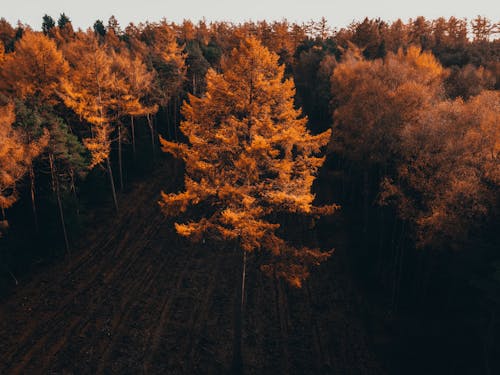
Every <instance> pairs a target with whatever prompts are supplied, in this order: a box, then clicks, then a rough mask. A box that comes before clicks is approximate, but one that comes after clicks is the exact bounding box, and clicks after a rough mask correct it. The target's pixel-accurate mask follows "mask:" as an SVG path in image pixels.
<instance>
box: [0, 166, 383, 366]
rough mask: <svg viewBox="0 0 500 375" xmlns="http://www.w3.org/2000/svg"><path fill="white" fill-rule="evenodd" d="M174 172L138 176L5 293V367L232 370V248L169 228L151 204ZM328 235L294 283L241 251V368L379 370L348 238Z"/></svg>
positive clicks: (235, 278)
mask: <svg viewBox="0 0 500 375" xmlns="http://www.w3.org/2000/svg"><path fill="white" fill-rule="evenodd" d="M172 180H173V179H172V178H171V176H169V175H168V174H167V173H166V172H162V171H158V172H157V173H156V174H155V175H154V176H152V177H151V178H150V179H148V181H145V182H142V183H138V184H136V185H135V186H134V187H133V188H132V189H131V190H130V191H129V192H128V193H125V194H124V195H122V196H121V199H120V212H119V214H118V215H112V216H114V217H113V218H112V219H106V218H105V217H101V218H99V217H96V224H95V225H94V227H93V228H91V230H89V232H88V233H87V234H86V236H85V238H84V240H83V241H82V242H81V243H80V244H79V245H78V246H77V247H78V249H74V251H73V255H72V256H71V257H70V258H68V259H66V260H64V261H63V262H61V263H59V264H56V265H53V266H51V267H50V269H46V270H43V271H41V272H39V273H38V274H37V275H35V276H34V277H33V278H32V280H30V281H29V282H27V283H24V284H21V285H20V286H19V287H18V288H17V289H16V290H15V291H14V292H13V293H12V294H11V295H10V296H9V297H8V298H7V299H6V300H5V301H3V302H2V305H1V306H0V335H1V337H2V340H0V373H1V374H13V375H14V374H141V373H147V374H198V373H199V374H221V373H226V372H227V371H228V370H229V368H230V365H231V354H232V343H233V341H232V340H233V318H234V314H233V310H234V309H233V307H234V298H235V296H237V288H238V287H239V284H238V283H239V275H237V270H239V266H238V263H236V262H239V261H240V259H241V258H240V254H234V252H233V250H231V249H226V248H223V247H221V248H217V247H216V246H214V245H213V244H208V243H201V244H191V243H189V242H187V241H185V240H184V239H182V238H179V237H178V236H177V235H176V234H175V232H174V230H173V223H172V222H171V221H169V220H168V219H166V218H165V217H164V215H163V214H162V213H161V211H160V209H159V207H158V204H157V201H158V199H159V193H160V189H161V188H162V187H166V188H167V189H168V186H167V185H168V181H172ZM171 184H173V182H172V183H171ZM171 186H173V185H171ZM337 219H338V218H337ZM340 220H341V218H340ZM335 228H336V227H335V226H332V231H333V232H337V231H338V232H339V233H340V230H337V229H335ZM330 237H331V238H333V240H334V243H335V247H336V252H335V253H334V255H332V257H331V258H330V260H328V261H327V262H326V263H324V264H322V265H321V266H320V267H318V268H317V269H315V270H314V271H313V272H312V276H311V278H310V280H308V281H307V283H306V284H305V285H304V286H303V287H302V288H301V289H293V288H290V287H288V286H287V285H285V284H284V283H282V282H276V281H275V280H272V279H270V278H268V277H266V276H265V275H263V274H262V273H261V272H260V271H259V270H258V269H257V267H256V266H254V263H252V259H251V258H250V259H249V265H248V267H249V269H248V273H247V277H248V279H247V294H246V307H245V310H244V322H243V347H242V348H243V362H244V371H245V373H247V374H287V373H289V374H379V373H384V372H385V371H383V369H382V368H381V366H380V364H379V363H378V362H377V360H376V358H375V356H374V354H373V353H372V352H371V351H370V349H369V346H370V345H369V343H368V342H367V336H366V332H365V329H364V327H363V323H362V321H361V320H360V319H359V317H358V310H359V300H358V298H359V297H357V293H355V291H354V287H353V286H352V282H351V278H350V276H349V272H348V267H346V266H345V261H344V257H343V255H342V254H343V253H344V252H345V251H346V249H347V247H348V241H347V240H346V239H345V238H342V236H341V235H340V234H338V236H337V234H336V233H332V235H331V236H330Z"/></svg>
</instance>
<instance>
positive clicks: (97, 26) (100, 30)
mask: <svg viewBox="0 0 500 375" xmlns="http://www.w3.org/2000/svg"><path fill="white" fill-rule="evenodd" d="M93 29H94V32H95V33H96V34H97V35H99V36H101V37H103V38H104V37H105V36H106V27H105V26H104V23H103V22H102V20H97V21H95V22H94V26H93Z"/></svg>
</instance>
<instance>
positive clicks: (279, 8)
mask: <svg viewBox="0 0 500 375" xmlns="http://www.w3.org/2000/svg"><path fill="white" fill-rule="evenodd" d="M6 4H8V5H6ZM62 12H64V13H66V15H67V16H69V18H70V19H71V20H72V22H73V26H74V27H75V28H78V27H80V28H83V29H86V28H87V27H90V26H92V25H93V23H94V21H95V20H97V19H102V20H104V21H107V19H108V18H109V17H110V16H111V15H114V16H115V17H116V18H117V19H118V21H119V23H120V25H122V26H126V25H127V24H128V23H129V22H134V23H138V22H141V21H146V20H148V21H159V20H161V19H162V18H163V17H165V18H166V19H167V20H168V21H176V22H179V21H182V20H183V19H190V20H192V21H198V20H200V19H202V18H206V20H207V21H233V22H241V21H247V20H254V21H255V20H263V19H265V20H281V19H283V18H286V19H288V20H289V21H295V22H299V23H300V22H307V21H309V20H311V19H313V20H319V19H321V17H325V18H326V19H327V20H328V22H329V24H330V26H332V27H336V28H340V27H344V26H347V25H348V24H350V23H351V22H352V21H362V20H363V18H364V17H369V18H377V17H380V18H381V19H383V20H386V21H392V20H396V19H397V18H401V19H402V20H403V21H406V20H408V19H409V18H415V17H417V16H420V15H422V16H425V17H426V18H430V19H433V18H437V17H440V16H443V17H446V18H448V17H450V16H455V17H459V18H468V19H472V18H474V17H475V16H477V15H481V16H486V17H488V18H489V19H490V20H492V21H493V22H499V21H500V0H496V1H495V0H467V1H466V0H413V1H408V2H407V4H405V1H404V0H343V1H339V0H247V1H241V0H217V1H208V0H175V1H174V0H134V1H132V0H78V1H74V0H14V1H12V0H0V17H4V18H5V19H7V20H8V21H9V22H10V23H12V24H16V23H17V21H18V20H21V21H22V22H23V23H27V24H29V25H31V26H32V27H33V28H34V29H40V27H41V23H42V16H43V15H44V14H49V15H51V16H52V17H54V19H56V20H57V18H58V16H59V14H60V13H62Z"/></svg>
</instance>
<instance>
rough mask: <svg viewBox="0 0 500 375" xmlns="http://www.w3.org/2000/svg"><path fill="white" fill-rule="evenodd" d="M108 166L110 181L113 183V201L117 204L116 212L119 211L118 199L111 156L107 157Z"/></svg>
mask: <svg viewBox="0 0 500 375" xmlns="http://www.w3.org/2000/svg"><path fill="white" fill-rule="evenodd" d="M106 166H107V168H108V176H109V182H110V184H111V192H112V193H113V203H114V204H115V209H116V212H118V200H117V199H116V189H115V181H114V180H113V170H112V169H111V162H110V160H109V156H108V157H107V158H106Z"/></svg>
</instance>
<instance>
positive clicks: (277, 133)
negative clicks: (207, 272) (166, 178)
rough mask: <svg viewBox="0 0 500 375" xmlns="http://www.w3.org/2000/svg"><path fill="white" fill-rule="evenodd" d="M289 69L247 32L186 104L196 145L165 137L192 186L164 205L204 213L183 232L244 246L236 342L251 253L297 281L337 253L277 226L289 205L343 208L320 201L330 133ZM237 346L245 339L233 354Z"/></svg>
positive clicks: (302, 210)
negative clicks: (296, 242) (315, 189)
mask: <svg viewBox="0 0 500 375" xmlns="http://www.w3.org/2000/svg"><path fill="white" fill-rule="evenodd" d="M283 76H284V66H279V65H278V56H277V55H276V54H274V53H271V52H269V51H268V50H267V49H266V48H265V47H263V46H262V44H261V43H260V42H259V41H257V40H256V39H254V38H249V39H245V40H243V41H242V42H241V44H240V47H239V49H235V50H233V51H232V53H231V54H230V56H228V57H227V58H225V59H224V60H223V62H222V73H216V72H215V71H213V70H209V72H208V73H207V79H206V80H207V92H206V94H205V95H204V96H203V97H201V98H198V97H195V96H192V95H191V96H189V103H188V102H185V103H184V105H183V107H182V114H183V116H184V118H185V120H184V121H183V122H182V123H181V127H180V129H181V131H182V132H183V133H184V135H185V136H186V137H187V139H188V140H189V143H188V144H180V143H174V142H169V141H166V140H163V139H162V140H161V142H162V146H163V150H164V151H165V152H169V153H172V154H173V155H175V156H176V157H178V158H181V159H182V160H184V162H185V164H186V175H185V190H184V191H183V192H180V193H176V194H175V193H173V194H165V193H163V194H162V199H161V201H160V205H161V206H162V208H163V210H164V212H165V213H166V214H168V215H178V214H179V213H180V212H184V211H186V210H187V208H188V207H190V206H196V205H198V206H200V207H201V208H203V209H202V211H203V213H204V214H203V217H202V218H200V219H199V220H192V221H188V222H184V223H176V224H175V226H176V230H177V232H178V233H179V234H180V235H182V236H185V237H190V238H192V239H194V240H200V239H202V238H203V237H204V236H209V237H212V238H216V239H222V240H226V241H232V242H233V243H235V244H236V246H237V247H238V248H240V249H241V250H242V252H243V257H242V258H243V266H242V279H241V280H242V283H241V304H240V302H239V301H237V306H236V309H239V313H238V312H237V313H236V315H235V316H238V317H239V318H238V319H237V321H236V322H235V342H236V341H238V342H241V309H242V308H243V306H244V304H243V302H244V294H245V269H246V254H247V253H251V252H254V251H257V250H262V251H265V252H266V253H267V254H268V255H270V256H269V257H268V259H269V260H270V261H269V262H266V263H268V264H265V265H262V267H261V268H262V269H263V270H264V271H265V272H266V273H270V274H273V275H276V276H278V277H282V278H284V279H285V280H287V281H288V282H289V283H290V284H292V285H294V286H297V287H300V286H301V283H302V281H303V280H304V279H305V278H306V277H307V276H308V274H309V268H310V266H312V265H315V264H318V263H319V262H321V261H323V260H324V259H326V258H327V257H328V256H329V254H330V252H321V251H320V250H318V249H309V248H304V247H303V248H297V247H294V246H292V245H290V244H288V243H287V242H285V240H284V239H282V238H280V237H279V236H278V235H277V233H276V231H277V229H278V228H279V227H280V224H279V221H278V219H277V217H278V214H279V213H293V214H306V215H313V216H314V215H315V216H318V215H322V214H326V213H330V212H332V211H333V210H334V209H335V205H332V206H324V207H315V206H314V205H313V201H314V194H312V193H311V186H312V183H313V181H314V179H315V174H316V173H317V171H318V168H319V167H320V166H321V165H322V164H323V161H324V158H323V157H319V156H318V153H319V152H320V150H321V148H322V147H323V146H325V145H326V144H327V142H328V141H329V139H330V131H327V132H325V133H322V134H318V135H311V134H310V133H309V131H308V130H307V128H306V123H307V118H305V117H302V116H301V111H300V110H298V109H296V108H294V103H293V97H294V93H295V89H294V84H293V82H292V81H291V80H284V79H283ZM238 321H239V327H238ZM238 330H239V334H240V337H239V339H238V338H237V336H236V335H238ZM237 345H240V344H237ZM240 347H241V346H240ZM237 352H240V349H239V348H238V347H235V352H234V353H233V355H234V356H235V357H236V359H235V358H233V361H238V353H237ZM240 353H241V352H240ZM239 360H240V364H241V357H239ZM233 365H235V362H233ZM236 365H238V364H236Z"/></svg>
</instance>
